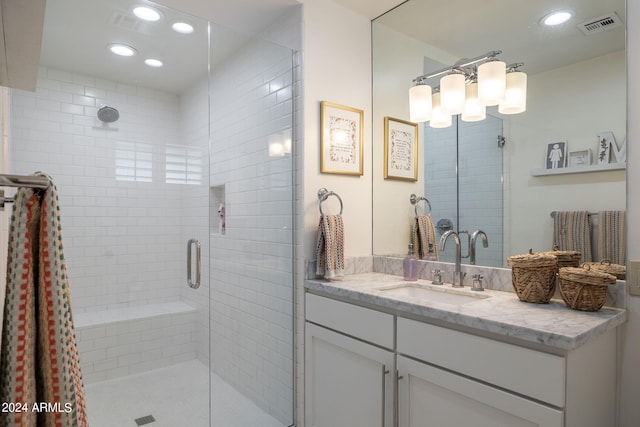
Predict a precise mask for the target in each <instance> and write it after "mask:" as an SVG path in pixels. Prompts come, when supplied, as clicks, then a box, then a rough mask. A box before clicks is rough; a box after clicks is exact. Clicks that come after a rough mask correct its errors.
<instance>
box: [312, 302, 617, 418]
mask: <svg viewBox="0 0 640 427" xmlns="http://www.w3.org/2000/svg"><path fill="white" fill-rule="evenodd" d="M306 304H307V306H306V310H307V312H306V318H307V322H306V341H305V342H306V348H305V363H306V366H305V374H306V377H305V381H306V383H305V391H306V394H305V411H306V413H305V421H306V423H305V426H308V427H342V426H345V427H347V426H348V427H371V426H383V427H424V426H429V427H460V426H474V427H536V426H537V427H613V426H615V425H616V392H617V387H616V375H617V373H616V363H617V361H616V359H617V350H616V349H617V339H616V333H617V331H616V328H611V329H608V330H607V331H606V332H604V333H601V334H599V335H597V336H594V337H591V338H589V339H588V340H586V342H585V343H582V345H579V346H578V347H577V348H574V349H570V350H562V349H559V348H556V347H548V346H541V345H540V346H536V345H535V344H529V345H521V342H522V341H519V340H516V339H514V338H510V337H509V336H508V334H505V337H504V339H494V335H495V334H493V335H490V336H480V335H478V334H475V333H472V332H463V331H460V330H455V329H451V328H448V327H443V326H438V325H434V324H431V323H427V322H423V321H418V320H414V319H409V318H406V317H404V316H403V312H401V311H397V312H385V311H377V310H375V309H370V308H365V307H361V306H359V305H355V304H350V303H347V302H343V301H337V300H334V299H332V298H326V297H323V296H319V295H315V294H311V293H307V295H306ZM392 313H393V314H392ZM442 324H443V325H446V323H442ZM470 331H473V330H471V329H470ZM547 349H548V351H547ZM394 374H395V375H394Z"/></svg>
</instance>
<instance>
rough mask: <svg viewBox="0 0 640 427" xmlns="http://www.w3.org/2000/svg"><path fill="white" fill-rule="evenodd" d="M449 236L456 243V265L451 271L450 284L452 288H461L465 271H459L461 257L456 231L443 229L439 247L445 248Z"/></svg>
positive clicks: (458, 237)
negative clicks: (451, 281) (451, 278)
mask: <svg viewBox="0 0 640 427" xmlns="http://www.w3.org/2000/svg"><path fill="white" fill-rule="evenodd" d="M449 236H453V241H454V242H455V244H456V267H455V270H454V272H453V284H452V286H453V287H454V288H462V287H463V284H462V280H463V279H464V276H465V274H466V273H463V272H462V271H460V263H461V261H460V260H461V258H462V250H461V248H460V236H458V233H456V232H455V231H453V230H448V231H445V232H444V233H443V234H442V236H441V237H440V247H441V248H442V250H443V251H444V250H445V245H446V243H447V239H448V238H449Z"/></svg>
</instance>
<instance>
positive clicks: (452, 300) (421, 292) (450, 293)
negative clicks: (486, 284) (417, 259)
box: [379, 283, 489, 306]
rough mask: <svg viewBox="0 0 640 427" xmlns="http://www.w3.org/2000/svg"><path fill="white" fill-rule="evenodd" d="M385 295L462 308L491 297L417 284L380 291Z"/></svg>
mask: <svg viewBox="0 0 640 427" xmlns="http://www.w3.org/2000/svg"><path fill="white" fill-rule="evenodd" d="M379 290H380V291H382V292H384V294H385V295H388V296H390V297H394V298H405V297H408V298H411V299H418V300H421V301H424V302H437V303H443V304H449V305H456V306H461V305H464V304H469V303H471V302H475V301H479V300H481V299H484V298H488V297H489V295H485V294H483V293H481V292H480V293H476V292H473V291H463V290H459V289H451V288H436V287H435V286H434V287H432V286H427V285H421V284H417V283H403V284H401V285H394V286H389V287H386V288H381V289H379Z"/></svg>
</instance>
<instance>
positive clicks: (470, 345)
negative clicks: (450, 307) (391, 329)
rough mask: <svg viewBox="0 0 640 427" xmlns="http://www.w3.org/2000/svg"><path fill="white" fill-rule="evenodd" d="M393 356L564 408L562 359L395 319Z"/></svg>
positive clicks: (427, 325) (411, 321) (473, 336)
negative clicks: (414, 359) (396, 335)
mask: <svg viewBox="0 0 640 427" xmlns="http://www.w3.org/2000/svg"><path fill="white" fill-rule="evenodd" d="M397 338H398V341H397V346H398V349H397V351H398V353H399V354H404V355H406V356H409V357H413V358H416V359H420V360H423V361H425V362H428V363H432V364H434V365H437V366H441V367H443V368H446V369H450V370H452V371H455V372H459V373H461V374H464V375H468V376H470V377H473V378H477V379H479V380H482V381H485V382H488V383H490V384H494V385H496V386H499V387H503V388H505V389H508V390H513V391H515V392H517V393H521V394H523V395H526V396H530V397H532V398H534V399H538V400H540V401H543V402H547V403H550V404H552V405H555V406H559V407H564V402H565V359H564V358H563V357H560V356H554V355H551V354H547V353H542V352H540V351H535V350H531V349H528V348H524V347H519V346H516V345H512V344H507V343H503V342H500V341H494V340H491V339H488V338H483V337H478V336H475V335H471V334H468V333H464V332H458V331H454V330H451V329H446V328H442V327H440V326H434V325H430V324H427V323H422V322H417V321H414V320H409V319H404V318H398V337H397Z"/></svg>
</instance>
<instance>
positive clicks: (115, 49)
mask: <svg viewBox="0 0 640 427" xmlns="http://www.w3.org/2000/svg"><path fill="white" fill-rule="evenodd" d="M107 49H109V50H110V51H111V52H112V53H114V54H116V55H119V56H133V55H135V54H136V52H137V51H136V49H135V48H133V47H131V46H128V45H126V44H122V43H110V44H108V45H107Z"/></svg>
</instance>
